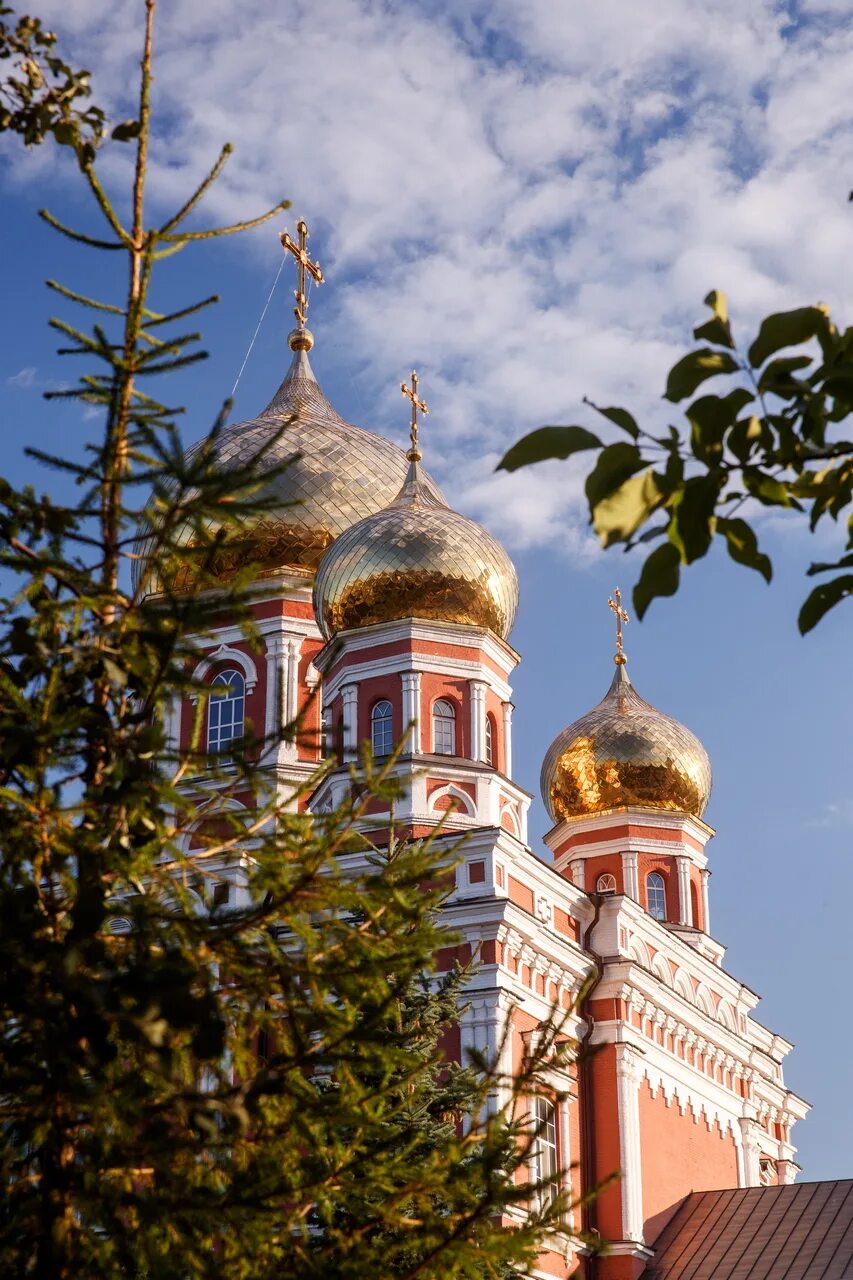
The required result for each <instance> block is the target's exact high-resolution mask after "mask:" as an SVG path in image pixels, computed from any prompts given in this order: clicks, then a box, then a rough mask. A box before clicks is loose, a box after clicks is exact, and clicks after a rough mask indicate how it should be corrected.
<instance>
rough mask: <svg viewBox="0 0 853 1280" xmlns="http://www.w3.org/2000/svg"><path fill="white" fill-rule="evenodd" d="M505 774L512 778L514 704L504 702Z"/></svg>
mask: <svg viewBox="0 0 853 1280" xmlns="http://www.w3.org/2000/svg"><path fill="white" fill-rule="evenodd" d="M502 705H503V712H504V773H505V774H506V776H507V777H508V778H511V777H512V711H513V704H512V703H511V702H504V703H503V704H502Z"/></svg>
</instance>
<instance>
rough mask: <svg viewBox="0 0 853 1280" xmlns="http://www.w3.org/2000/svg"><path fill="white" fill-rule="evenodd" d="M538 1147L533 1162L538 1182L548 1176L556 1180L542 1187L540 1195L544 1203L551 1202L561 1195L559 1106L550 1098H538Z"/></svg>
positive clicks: (534, 1173) (534, 1174)
mask: <svg viewBox="0 0 853 1280" xmlns="http://www.w3.org/2000/svg"><path fill="white" fill-rule="evenodd" d="M536 1128H537V1130H538V1134H537V1137H536V1147H535V1155H534V1162H533V1176H534V1177H535V1179H536V1181H537V1182H541V1181H544V1180H545V1179H546V1178H553V1179H554V1181H553V1182H551V1183H550V1184H549V1185H548V1186H545V1187H542V1188H541V1190H540V1192H539V1195H540V1198H541V1201H542V1203H543V1204H550V1203H551V1201H552V1200H555V1199H556V1198H557V1196H558V1195H559V1191H560V1188H559V1186H558V1185H557V1178H556V1175H557V1170H558V1169H559V1165H558V1163H557V1108H556V1107H555V1106H554V1104H553V1102H552V1101H551V1099H550V1098H542V1097H537V1098H536Z"/></svg>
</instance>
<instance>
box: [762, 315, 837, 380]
mask: <svg viewBox="0 0 853 1280" xmlns="http://www.w3.org/2000/svg"><path fill="white" fill-rule="evenodd" d="M828 325H829V316H828V315H827V312H826V310H825V308H823V307H798V308H797V310H796V311H779V312H777V313H776V314H775V315H772V316H767V317H766V318H765V319H764V320H762V322H761V328H760V329H759V330H758V337H757V338H756V339H755V341H754V342H753V344H752V346H751V347H750V348H749V353H748V354H749V362H750V364H751V365H752V366H753V368H756V369H757V368H758V367H759V365H762V364H764V361H765V360H766V359H767V357H768V356H772V355H773V352H774V351H779V350H780V349H781V348H782V347H795V346H798V345H799V344H800V343H801V342H808V340H809V339H810V338H814V337H816V336H817V334H818V333H821V332H822V331H824V330H826V329H827V327H828Z"/></svg>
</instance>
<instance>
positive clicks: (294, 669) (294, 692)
mask: <svg viewBox="0 0 853 1280" xmlns="http://www.w3.org/2000/svg"><path fill="white" fill-rule="evenodd" d="M301 652H302V640H301V638H300V637H293V636H291V637H289V639H288V641H287V688H286V699H285V706H284V715H285V724H286V725H292V724H293V723H294V721H295V720H296V717H297V716H298V715H299V655H300V654H301ZM287 737H288V741H289V742H292V743H293V747H294V751H295V750H296V732H295V729H292V730H291V732H290V733H288V735H287Z"/></svg>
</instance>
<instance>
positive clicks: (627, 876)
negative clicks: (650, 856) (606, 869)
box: [622, 852, 640, 902]
mask: <svg viewBox="0 0 853 1280" xmlns="http://www.w3.org/2000/svg"><path fill="white" fill-rule="evenodd" d="M638 862H639V855H638V854H636V853H633V852H628V853H623V854H622V877H623V883H624V885H625V892H626V893H627V895H628V897H629V898H633V899H634V901H635V902H639V901H640V873H639V870H638Z"/></svg>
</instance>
